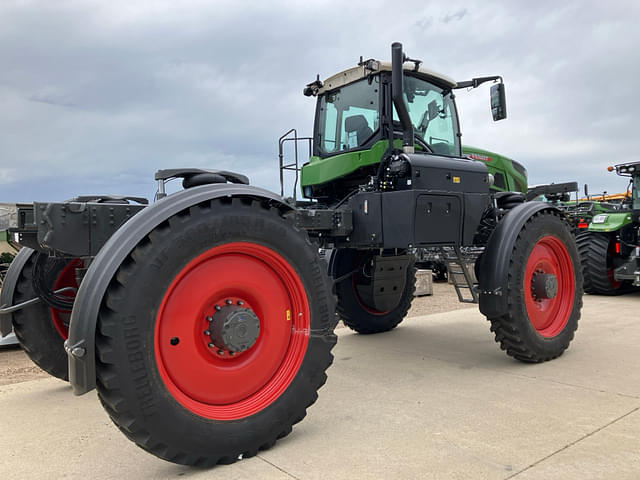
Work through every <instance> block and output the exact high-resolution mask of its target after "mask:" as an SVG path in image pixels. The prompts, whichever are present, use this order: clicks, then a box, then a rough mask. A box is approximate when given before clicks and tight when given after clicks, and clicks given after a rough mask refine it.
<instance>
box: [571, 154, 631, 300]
mask: <svg viewBox="0 0 640 480" xmlns="http://www.w3.org/2000/svg"><path fill="white" fill-rule="evenodd" d="M613 169H614V168H613V167H609V170H610V171H613ZM615 171H616V173H617V174H618V175H621V176H625V177H630V189H629V190H630V193H631V195H630V196H628V197H627V199H626V201H624V202H622V203H620V204H618V205H613V204H610V205H608V206H607V207H606V208H604V207H602V208H601V211H600V212H599V213H596V214H594V215H592V217H591V222H590V223H589V224H588V228H587V229H586V232H583V233H581V234H579V235H578V237H577V239H576V241H577V244H578V249H579V252H580V258H581V262H582V271H583V275H584V291H585V292H587V293H592V294H598V295H618V294H621V293H625V292H628V291H629V290H632V289H634V288H636V287H640V162H631V163H622V164H619V165H616V166H615Z"/></svg>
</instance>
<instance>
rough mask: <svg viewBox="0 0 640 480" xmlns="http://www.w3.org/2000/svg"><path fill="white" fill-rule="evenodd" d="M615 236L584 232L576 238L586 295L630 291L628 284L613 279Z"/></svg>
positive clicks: (614, 293) (617, 293) (615, 293)
mask: <svg viewBox="0 0 640 480" xmlns="http://www.w3.org/2000/svg"><path fill="white" fill-rule="evenodd" d="M614 242H615V235H613V234H608V233H600V232H584V233H581V234H580V235H578V236H577V237H576V244H577V245H578V252H579V253H580V262H581V264H582V276H583V278H584V291H585V293H590V294H595V295H620V294H622V293H625V292H627V291H628V290H629V288H628V287H629V286H628V282H619V281H616V280H615V279H614V277H613V269H614V265H613V257H614V255H615V243H614Z"/></svg>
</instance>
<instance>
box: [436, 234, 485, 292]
mask: <svg viewBox="0 0 640 480" xmlns="http://www.w3.org/2000/svg"><path fill="white" fill-rule="evenodd" d="M440 252H441V253H442V257H443V258H444V263H445V264H446V266H447V274H448V275H449V278H450V279H451V282H452V283H453V286H454V288H455V289H456V293H457V294H458V300H460V301H461V302H462V303H478V284H477V283H475V282H474V275H473V272H472V271H471V270H470V269H471V268H473V264H469V263H467V262H465V261H464V258H463V257H462V253H461V252H460V247H458V246H455V245H451V246H444V247H440Z"/></svg>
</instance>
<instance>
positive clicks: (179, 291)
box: [96, 198, 336, 466]
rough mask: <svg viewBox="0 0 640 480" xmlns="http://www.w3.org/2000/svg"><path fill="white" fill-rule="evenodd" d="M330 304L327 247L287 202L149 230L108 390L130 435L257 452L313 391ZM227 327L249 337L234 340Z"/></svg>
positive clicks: (226, 452)
mask: <svg viewBox="0 0 640 480" xmlns="http://www.w3.org/2000/svg"><path fill="white" fill-rule="evenodd" d="M334 310H335V300H334V297H333V295H332V294H331V287H330V284H329V281H328V278H327V276H326V273H325V267H324V266H323V265H322V264H321V263H320V259H319V258H318V253H317V249H316V248H314V247H313V246H312V245H311V243H310V242H309V239H308V237H307V235H306V233H304V232H301V231H299V230H297V229H296V228H295V227H293V225H292V224H291V223H290V222H289V221H288V220H287V219H285V218H284V217H283V216H282V213H281V212H280V211H278V210H277V209H276V208H273V207H269V206H268V205H266V204H263V203H261V202H258V201H256V200H251V199H249V198H243V199H240V198H233V199H224V200H212V201H210V202H206V203H204V204H199V205H197V206H194V207H191V208H189V209H188V210H186V211H183V212H181V213H179V214H177V215H175V216H173V217H170V218H169V219H168V220H167V221H165V222H164V223H163V224H161V225H160V226H158V227H156V228H155V229H154V230H153V231H151V232H150V233H149V234H148V235H147V237H146V238H145V239H144V240H143V241H141V242H140V243H139V244H138V246H137V247H136V248H135V249H134V250H133V251H132V252H131V254H130V256H129V257H128V258H127V259H126V260H125V261H124V262H123V264H122V265H121V266H120V268H119V270H118V272H117V274H116V276H115V278H114V279H113V282H112V284H111V286H110V288H109V290H108V291H107V294H106V298H105V302H104V304H103V307H102V309H101V311H100V314H99V321H98V334H97V339H96V347H97V355H98V362H97V365H96V367H97V377H98V379H97V380H98V381H97V387H98V395H99V397H100V399H101V401H102V404H103V406H104V407H105V409H106V410H107V412H108V413H109V416H110V417H111V419H112V420H113V421H114V423H115V424H116V425H117V426H118V427H119V428H120V430H122V432H123V433H124V434H125V435H126V436H127V437H129V438H130V439H131V440H133V441H134V442H135V443H137V444H138V445H139V446H140V447H142V448H143V449H145V450H147V451H148V452H150V453H152V454H154V455H156V456H158V457H160V458H163V459H165V460H168V461H171V462H174V463H180V464H185V465H198V466H211V465H215V464H217V463H225V464H226V463H232V462H234V461H236V460H237V459H238V458H239V457H241V456H242V457H250V456H254V455H256V454H257V452H258V451H259V450H261V449H264V448H268V447H270V446H271V445H273V444H274V443H275V441H276V440H277V439H278V438H281V437H284V436H285V435H287V434H288V433H289V432H290V431H291V428H292V425H294V424H295V423H297V422H299V421H300V420H302V418H303V417H304V416H305V414H306V409H307V407H309V406H310V405H311V404H313V403H314V402H315V400H316V398H317V393H316V391H317V390H318V389H319V388H320V387H321V386H322V385H323V384H324V383H325V380H326V374H325V370H326V369H327V368H328V367H329V365H330V364H331V362H332V359H333V357H332V355H331V349H332V348H333V346H334V344H335V342H336V337H335V335H334V334H333V328H334V327H335V314H334ZM243 319H244V320H243ZM234 322H235V323H234ZM238 322H239V323H238ZM243 322H246V323H243ZM225 326H229V327H230V328H231V330H230V331H231V332H232V334H233V335H236V334H237V335H236V337H235V338H236V339H238V338H239V339H240V340H241V341H239V342H235V340H233V339H232V338H231V336H232V335H227V337H225V338H227V340H224V338H222V337H223V333H224V332H226V331H227V330H226V329H225V328H223V327H225ZM215 332H218V333H217V334H216V333H215ZM247 332H249V333H247ZM232 340H233V341H232ZM225 341H226V342H227V343H224V342H225ZM233 342H235V343H233Z"/></svg>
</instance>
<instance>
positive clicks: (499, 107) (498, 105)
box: [491, 83, 507, 122]
mask: <svg viewBox="0 0 640 480" xmlns="http://www.w3.org/2000/svg"><path fill="white" fill-rule="evenodd" d="M491 114H492V115H493V121H494V122H497V121H498V120H503V119H505V118H507V100H506V96H505V93H504V83H496V84H495V85H493V86H492V87H491Z"/></svg>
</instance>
